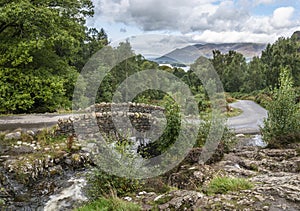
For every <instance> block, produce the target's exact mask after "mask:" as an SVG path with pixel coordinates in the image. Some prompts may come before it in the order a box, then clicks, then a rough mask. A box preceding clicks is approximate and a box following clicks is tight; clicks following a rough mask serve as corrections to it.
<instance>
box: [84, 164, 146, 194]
mask: <svg viewBox="0 0 300 211" xmlns="http://www.w3.org/2000/svg"><path fill="white" fill-rule="evenodd" d="M141 186H142V182H141V181H139V180H137V179H128V178H125V177H118V176H116V175H111V174H109V173H106V172H103V171H101V170H98V169H96V170H94V171H93V173H92V174H90V175H89V178H88V186H87V192H88V195H89V196H90V197H91V198H93V199H96V198H99V197H103V196H104V197H106V196H111V195H116V196H118V197H123V196H126V195H127V194H130V193H136V192H137V191H138V190H140V187H141Z"/></svg>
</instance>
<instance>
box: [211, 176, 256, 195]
mask: <svg viewBox="0 0 300 211" xmlns="http://www.w3.org/2000/svg"><path fill="white" fill-rule="evenodd" d="M251 188H253V184H252V183H251V182H249V181H248V180H246V179H243V178H231V177H215V178H213V179H212V180H211V181H210V183H209V184H208V187H207V189H206V192H207V194H209V195H211V194H225V193H227V192H229V191H240V190H247V189H251Z"/></svg>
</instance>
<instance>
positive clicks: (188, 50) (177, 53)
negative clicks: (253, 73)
mask: <svg viewBox="0 0 300 211" xmlns="http://www.w3.org/2000/svg"><path fill="white" fill-rule="evenodd" d="M266 46H267V45H266V44H260V43H222V44H212V43H207V44H196V45H189V46H186V47H184V48H181V49H176V50H174V51H172V52H170V53H168V54H166V55H164V56H162V57H159V58H156V59H154V61H155V62H157V63H159V64H164V63H165V64H173V63H184V64H191V63H193V62H194V61H195V60H196V59H197V58H199V57H200V56H204V57H207V58H212V56H213V53H212V51H213V50H219V51H221V52H222V53H228V52H229V51H230V50H234V51H237V52H239V53H241V54H243V55H244V56H245V57H246V59H247V60H250V59H252V58H253V57H254V56H259V55H260V54H261V52H262V51H263V50H264V49H265V48H266Z"/></svg>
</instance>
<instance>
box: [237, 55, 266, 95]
mask: <svg viewBox="0 0 300 211" xmlns="http://www.w3.org/2000/svg"><path fill="white" fill-rule="evenodd" d="M265 72H266V70H265V65H264V64H263V63H262V62H261V60H260V58H258V57H254V58H253V59H252V61H251V62H250V63H249V64H248V65H247V73H246V74H245V81H244V84H243V85H242V90H243V91H244V92H247V93H249V92H252V91H255V90H262V89H264V88H265V87H266V82H265V81H266V80H265V75H264V73H265Z"/></svg>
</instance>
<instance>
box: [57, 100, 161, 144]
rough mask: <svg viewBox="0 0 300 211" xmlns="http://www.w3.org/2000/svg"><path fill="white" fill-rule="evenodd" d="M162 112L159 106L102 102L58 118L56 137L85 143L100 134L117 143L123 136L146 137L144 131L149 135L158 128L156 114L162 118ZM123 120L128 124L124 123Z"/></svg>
mask: <svg viewBox="0 0 300 211" xmlns="http://www.w3.org/2000/svg"><path fill="white" fill-rule="evenodd" d="M157 112H160V113H157ZM153 113H155V115H153ZM163 113H164V108H162V107H159V106H152V105H146V104H136V103H122V104H111V103H101V104H96V105H94V106H91V107H89V108H87V109H85V111H84V112H83V113H79V114H75V115H74V116H73V117H70V118H69V119H60V120H59V121H58V123H57V128H56V131H55V134H56V135H76V136H79V137H78V138H79V139H85V140H86V139H94V138H97V137H98V136H99V135H102V136H103V135H107V136H110V137H115V138H117V139H118V140H122V139H124V138H126V137H139V136H141V134H144V135H145V132H146V131H149V133H151V131H152V132H153V131H155V129H156V128H155V127H158V126H157V123H158V122H160V121H161V119H160V120H159V121H158V119H159V118H158V116H157V114H160V115H163ZM125 120H129V121H130V122H124V121H125ZM115 124H117V127H116V126H115ZM131 125H132V127H133V128H134V130H133V129H132V127H131ZM150 129H151V130H150ZM124 134H125V135H124ZM124 136H126V137H124ZM149 136H151V135H150V134H149Z"/></svg>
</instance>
